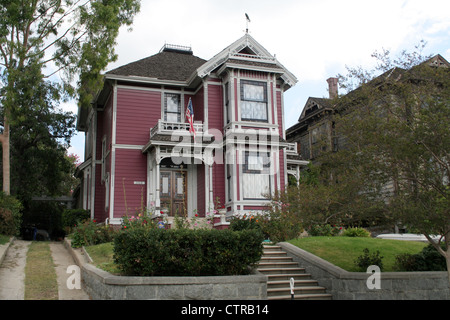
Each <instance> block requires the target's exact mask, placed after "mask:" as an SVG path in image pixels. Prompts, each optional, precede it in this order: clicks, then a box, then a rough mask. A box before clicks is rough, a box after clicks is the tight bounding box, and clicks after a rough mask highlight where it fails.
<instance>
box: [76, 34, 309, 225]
mask: <svg viewBox="0 0 450 320" xmlns="http://www.w3.org/2000/svg"><path fill="white" fill-rule="evenodd" d="M296 82H297V79H296V78H295V76H294V75H293V74H292V73H291V72H289V71H288V70H287V69H286V68H285V67H284V66H283V65H282V64H281V63H280V62H279V61H278V60H277V59H276V58H275V57H274V56H273V55H271V54H270V53H269V52H268V51H267V50H266V49H265V48H264V47H263V46H261V45H260V44H259V43H258V42H257V41H256V40H255V39H254V38H252V37H251V36H250V35H249V34H245V35H244V36H243V37H242V38H240V39H238V40H237V41H235V42H234V43H232V44H231V45H229V46H228V47H226V48H225V49H224V50H222V51H221V52H219V53H218V54H217V55H215V56H214V57H212V58H211V59H210V60H204V59H201V58H199V57H196V56H195V55H194V54H193V51H192V49H191V48H189V47H182V46H175V45H167V44H166V45H164V47H163V48H162V49H161V50H160V52H159V53H157V54H155V55H152V56H150V57H147V58H144V59H142V60H139V61H135V62H132V63H129V64H127V65H124V66H121V67H119V68H116V69H114V70H111V71H109V72H106V74H105V75H104V87H103V89H102V90H101V92H99V93H98V95H97V97H96V99H95V101H93V103H92V108H90V109H89V110H87V109H79V111H78V122H77V127H78V130H80V131H84V132H85V136H86V143H85V161H84V163H83V164H82V165H81V166H80V167H79V173H80V176H81V178H82V185H81V192H80V197H81V199H80V203H81V206H82V207H83V208H85V209H89V210H90V211H91V216H92V217H93V218H95V219H96V220H97V221H107V222H108V223H111V224H119V223H120V222H121V218H122V217H123V216H124V215H125V214H130V215H131V214H134V213H135V212H136V211H137V210H138V208H141V207H145V208H148V209H152V210H156V211H159V210H163V211H164V212H167V213H168V215H169V216H174V215H177V214H186V215H187V216H190V217H191V216H193V215H195V214H197V215H199V216H204V215H205V214H206V213H208V212H211V211H212V210H214V209H218V208H219V207H220V208H224V209H225V210H226V215H227V216H231V215H232V214H235V213H239V214H244V213H247V212H250V211H259V210H263V209H264V208H265V207H266V206H267V204H268V203H269V200H268V199H267V197H268V196H269V195H270V194H273V193H274V192H275V190H282V189H283V188H284V187H285V186H286V185H287V181H288V180H287V174H288V171H289V172H291V173H293V174H294V175H295V174H296V173H297V172H298V166H300V165H302V164H304V162H302V161H300V160H299V159H298V157H297V156H296V154H295V151H296V146H295V144H292V145H289V144H288V143H286V140H285V138H286V137H285V128H284V112H283V109H284V101H283V94H284V92H285V91H286V90H288V89H289V88H291V87H292V86H294V85H295V84H296Z"/></svg>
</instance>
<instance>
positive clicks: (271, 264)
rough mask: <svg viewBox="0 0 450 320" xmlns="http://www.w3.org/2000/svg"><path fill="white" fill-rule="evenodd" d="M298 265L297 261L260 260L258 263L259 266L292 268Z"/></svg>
mask: <svg viewBox="0 0 450 320" xmlns="http://www.w3.org/2000/svg"><path fill="white" fill-rule="evenodd" d="M296 266H298V263H297V262H283V261H273V262H260V263H259V264H258V267H259V268H266V269H267V268H285V267H287V268H291V267H296Z"/></svg>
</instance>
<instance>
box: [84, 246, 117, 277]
mask: <svg viewBox="0 0 450 320" xmlns="http://www.w3.org/2000/svg"><path fill="white" fill-rule="evenodd" d="M85 248H86V251H87V253H88V254H89V256H90V257H91V258H92V260H94V262H93V264H94V265H95V266H96V267H97V268H99V269H102V270H104V271H106V272H109V273H112V274H120V270H119V268H118V267H117V265H116V264H115V263H114V244H113V243H112V242H108V243H102V244H97V245H94V246H87V247H85Z"/></svg>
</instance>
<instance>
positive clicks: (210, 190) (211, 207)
mask: <svg viewBox="0 0 450 320" xmlns="http://www.w3.org/2000/svg"><path fill="white" fill-rule="evenodd" d="M208 169H209V207H208V211H209V212H212V210H213V209H214V194H213V170H212V165H211V166H210V165H208Z"/></svg>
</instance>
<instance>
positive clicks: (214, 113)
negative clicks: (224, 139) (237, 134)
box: [208, 85, 223, 132]
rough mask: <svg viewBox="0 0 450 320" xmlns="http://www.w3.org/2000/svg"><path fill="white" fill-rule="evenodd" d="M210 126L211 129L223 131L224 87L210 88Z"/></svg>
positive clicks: (210, 86) (214, 86)
mask: <svg viewBox="0 0 450 320" xmlns="http://www.w3.org/2000/svg"><path fill="white" fill-rule="evenodd" d="M208 125H209V128H210V129H218V130H220V132H222V131H223V97H222V86H219V85H209V86H208Z"/></svg>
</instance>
